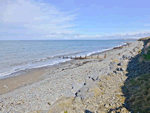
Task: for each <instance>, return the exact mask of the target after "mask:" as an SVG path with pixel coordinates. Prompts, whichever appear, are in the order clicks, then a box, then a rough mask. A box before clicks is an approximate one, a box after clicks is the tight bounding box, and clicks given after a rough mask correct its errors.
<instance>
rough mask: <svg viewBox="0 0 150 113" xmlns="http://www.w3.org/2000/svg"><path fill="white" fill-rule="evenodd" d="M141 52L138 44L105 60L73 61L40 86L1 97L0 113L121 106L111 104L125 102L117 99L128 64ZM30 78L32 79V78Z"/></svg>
mask: <svg viewBox="0 0 150 113" xmlns="http://www.w3.org/2000/svg"><path fill="white" fill-rule="evenodd" d="M142 48H143V43H142V42H137V41H135V42H132V43H131V44H130V45H126V46H124V47H122V48H116V49H112V50H110V51H106V52H103V53H101V55H102V56H104V54H105V53H106V54H107V56H106V58H105V59H103V60H100V59H84V60H83V59H82V60H73V61H69V62H68V63H64V64H63V65H59V66H58V67H57V66H56V67H55V68H54V67H53V68H51V69H45V70H44V72H43V74H41V75H40V76H38V77H37V76H36V77H37V78H38V79H39V78H40V79H39V81H38V82H34V83H32V84H30V85H26V86H24V87H20V88H17V89H15V90H13V91H11V92H9V93H5V94H2V95H0V106H2V107H1V111H2V113H5V112H24V113H28V112H32V111H37V110H46V111H47V112H46V113H48V111H49V112H51V111H52V112H51V113H60V112H61V111H66V110H67V111H68V112H71V113H74V112H77V111H83V110H85V109H87V110H90V111H93V109H95V110H97V109H100V110H99V111H101V113H102V111H103V110H105V109H107V107H108V106H109V104H108V102H111V101H112V102H114V103H118V105H117V104H114V103H111V104H112V105H111V107H113V106H119V105H120V104H121V105H122V103H123V102H122V101H121V102H120V100H118V99H117V96H118V95H122V93H121V92H120V88H121V85H122V84H123V83H124V81H125V80H126V79H127V77H126V76H125V75H124V74H125V73H127V72H126V71H125V70H126V68H127V64H128V62H129V61H130V60H131V59H132V57H134V56H135V55H137V54H138V51H139V50H140V49H142ZM118 65H121V66H118ZM38 71H40V70H38ZM35 75H36V74H35ZM28 77H29V78H31V76H30V75H29V74H28ZM33 79H34V78H33ZM34 80H35V79H34ZM8 82H9V81H8ZM8 88H9V87H8ZM90 99H91V100H90ZM119 99H120V98H119ZM95 100H96V101H95ZM118 101H119V102H118ZM86 102H87V103H86ZM90 102H92V104H90ZM97 102H98V103H97ZM62 103H64V104H62ZM81 103H84V105H82V107H81V106H79V105H80V104H81ZM68 104H69V105H68ZM62 105H67V106H68V107H71V106H70V105H73V106H74V107H76V108H71V109H70V108H68V107H67V108H65V107H64V106H62ZM85 105H86V106H85ZM93 105H94V106H93ZM95 106H101V108H96V107H95ZM79 107H80V108H79ZM58 108H59V109H58ZM72 110H73V112H72ZM39 112H40V111H39ZM41 112H42V111H41ZM32 113H36V112H32Z"/></svg>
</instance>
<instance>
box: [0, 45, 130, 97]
mask: <svg viewBox="0 0 150 113" xmlns="http://www.w3.org/2000/svg"><path fill="white" fill-rule="evenodd" d="M127 44H128V42H126V43H123V44H121V45H118V46H115V47H112V48H108V49H104V50H102V51H101V52H97V53H94V54H91V55H90V56H93V58H91V59H95V58H96V57H97V56H96V55H100V58H99V60H100V59H102V57H103V56H104V54H105V53H107V52H110V51H113V50H115V49H117V48H118V47H124V46H126V45H127ZM90 56H89V57H90ZM79 60H86V59H79ZM89 60H90V58H89ZM76 61H77V60H75V59H70V60H69V61H66V62H61V63H58V64H54V65H50V66H44V67H39V68H32V69H28V70H23V71H22V74H18V75H16V76H14V75H12V76H8V77H5V78H1V79H0V95H2V94H5V93H9V92H11V91H13V90H16V89H18V88H21V87H24V86H27V85H31V84H33V83H35V82H38V81H41V80H43V79H44V78H45V77H44V76H42V75H43V74H44V73H46V72H47V71H48V70H52V69H54V70H55V69H56V68H61V67H63V66H64V65H65V64H71V63H72V62H76ZM77 62H78V61H77ZM18 73H19V72H18ZM10 81H11V82H10Z"/></svg>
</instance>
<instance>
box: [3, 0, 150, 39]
mask: <svg viewBox="0 0 150 113" xmlns="http://www.w3.org/2000/svg"><path fill="white" fill-rule="evenodd" d="M149 4H150V0H0V40H66V39H67V40H68V39H69V40H101V39H128V38H132V39H137V38H141V37H146V36H150V12H149V11H150V7H149Z"/></svg>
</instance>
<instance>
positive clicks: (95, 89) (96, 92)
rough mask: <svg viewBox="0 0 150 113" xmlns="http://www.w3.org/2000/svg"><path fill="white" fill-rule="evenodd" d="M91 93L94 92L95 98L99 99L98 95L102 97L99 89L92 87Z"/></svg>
mask: <svg viewBox="0 0 150 113" xmlns="http://www.w3.org/2000/svg"><path fill="white" fill-rule="evenodd" d="M89 92H94V95H95V97H97V96H98V95H100V89H99V88H98V87H96V86H95V87H92V88H90V89H89Z"/></svg>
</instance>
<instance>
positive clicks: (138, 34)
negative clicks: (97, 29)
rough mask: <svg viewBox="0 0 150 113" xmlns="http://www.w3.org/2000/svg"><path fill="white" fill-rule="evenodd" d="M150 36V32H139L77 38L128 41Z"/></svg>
mask: <svg viewBox="0 0 150 113" xmlns="http://www.w3.org/2000/svg"><path fill="white" fill-rule="evenodd" d="M146 36H150V30H148V31H139V32H128V33H118V34H110V35H78V36H75V38H79V39H80V38H82V39H91V38H92V39H127V38H133V39H138V38H141V37H146Z"/></svg>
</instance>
